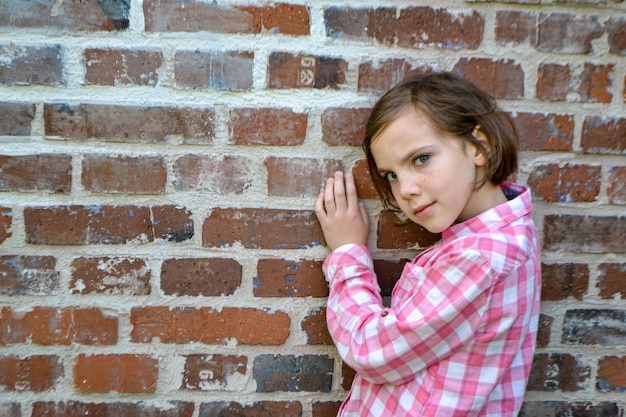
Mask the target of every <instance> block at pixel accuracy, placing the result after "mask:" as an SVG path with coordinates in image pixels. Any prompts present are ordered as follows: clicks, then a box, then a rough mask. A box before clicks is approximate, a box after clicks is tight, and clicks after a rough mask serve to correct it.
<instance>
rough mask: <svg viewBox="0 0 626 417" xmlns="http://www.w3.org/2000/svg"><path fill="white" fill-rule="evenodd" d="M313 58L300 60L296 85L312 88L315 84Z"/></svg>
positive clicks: (314, 61)
mask: <svg viewBox="0 0 626 417" xmlns="http://www.w3.org/2000/svg"><path fill="white" fill-rule="evenodd" d="M316 62H317V61H316V59H315V57H314V56H305V57H302V58H300V68H298V85H303V86H313V84H314V83H315V64H316Z"/></svg>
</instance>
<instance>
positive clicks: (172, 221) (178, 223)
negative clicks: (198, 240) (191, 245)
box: [151, 205, 194, 243]
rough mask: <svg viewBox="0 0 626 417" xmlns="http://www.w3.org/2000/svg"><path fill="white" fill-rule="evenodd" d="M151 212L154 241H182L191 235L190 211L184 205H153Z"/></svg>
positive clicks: (191, 221)
mask: <svg viewBox="0 0 626 417" xmlns="http://www.w3.org/2000/svg"><path fill="white" fill-rule="evenodd" d="M151 213H152V231H153V232H154V240H155V242H175V243H176V242H184V241H186V240H189V239H191V238H192V237H193V233H194V231H193V219H192V217H191V216H192V213H191V212H190V211H189V210H187V209H186V208H185V207H179V206H171V205H164V206H154V207H152V209H151Z"/></svg>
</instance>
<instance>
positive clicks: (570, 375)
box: [528, 353, 591, 392]
mask: <svg viewBox="0 0 626 417" xmlns="http://www.w3.org/2000/svg"><path fill="white" fill-rule="evenodd" d="M590 374H591V368H590V367H589V366H588V365H585V364H583V363H580V358H576V357H574V356H572V355H569V354H557V353H554V354H547V353H542V354H536V355H535V357H534V359H533V365H532V369H531V371H530V378H529V380H528V390H529V391H557V390H559V391H562V392H575V391H580V390H583V389H585V388H586V385H587V383H588V381H589V377H590Z"/></svg>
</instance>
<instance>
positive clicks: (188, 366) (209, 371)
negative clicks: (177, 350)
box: [180, 354, 248, 391]
mask: <svg viewBox="0 0 626 417" xmlns="http://www.w3.org/2000/svg"><path fill="white" fill-rule="evenodd" d="M247 366H248V358H247V357H245V356H236V355H199V354H192V355H186V356H185V371H184V373H183V381H182V385H181V386H180V389H181V390H190V391H212V390H227V391H231V390H237V389H239V388H241V387H240V386H239V384H241V382H242V381H244V380H245V377H246V367H247Z"/></svg>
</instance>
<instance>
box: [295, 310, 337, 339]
mask: <svg viewBox="0 0 626 417" xmlns="http://www.w3.org/2000/svg"><path fill="white" fill-rule="evenodd" d="M300 327H301V328H302V330H303V331H304V332H305V333H306V339H307V344H309V345H328V346H330V345H332V344H333V339H332V337H331V336H330V333H329V332H328V327H327V325H326V309H325V308H320V309H317V310H315V311H314V312H312V313H311V314H309V315H307V316H306V317H305V318H304V319H302V323H300Z"/></svg>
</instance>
